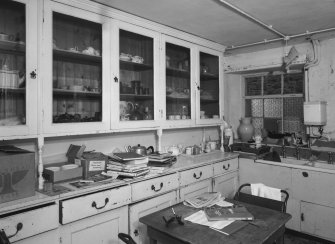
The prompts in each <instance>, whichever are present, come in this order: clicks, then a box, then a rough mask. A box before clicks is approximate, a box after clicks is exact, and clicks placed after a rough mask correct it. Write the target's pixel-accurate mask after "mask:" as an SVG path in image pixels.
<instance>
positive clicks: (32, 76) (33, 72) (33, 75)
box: [30, 70, 37, 79]
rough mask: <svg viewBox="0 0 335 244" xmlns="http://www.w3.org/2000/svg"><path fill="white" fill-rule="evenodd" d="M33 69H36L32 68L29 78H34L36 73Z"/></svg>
mask: <svg viewBox="0 0 335 244" xmlns="http://www.w3.org/2000/svg"><path fill="white" fill-rule="evenodd" d="M35 71H36V70H33V71H32V72H30V78H31V79H36V76H37V74H36V72H35Z"/></svg>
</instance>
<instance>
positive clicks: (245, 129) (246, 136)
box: [237, 118, 255, 142]
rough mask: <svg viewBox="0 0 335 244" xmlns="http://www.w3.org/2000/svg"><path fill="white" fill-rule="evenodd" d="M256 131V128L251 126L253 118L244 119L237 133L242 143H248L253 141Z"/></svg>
mask: <svg viewBox="0 0 335 244" xmlns="http://www.w3.org/2000/svg"><path fill="white" fill-rule="evenodd" d="M254 131H255V128H254V126H253V125H252V124H251V118H242V119H241V120H240V125H239V126H238V128H237V133H238V136H239V137H240V139H241V141H243V142H247V141H249V140H250V139H252V137H253V135H254Z"/></svg>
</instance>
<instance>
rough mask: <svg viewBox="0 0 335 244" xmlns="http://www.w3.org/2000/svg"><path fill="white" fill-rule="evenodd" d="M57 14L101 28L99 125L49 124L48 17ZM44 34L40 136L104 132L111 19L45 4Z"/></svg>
mask: <svg viewBox="0 0 335 244" xmlns="http://www.w3.org/2000/svg"><path fill="white" fill-rule="evenodd" d="M53 12H57V13H61V14H65V15H68V16H72V17H76V18H80V19H85V20H88V21H91V22H95V23H98V24H101V25H102V87H103V89H102V121H101V122H86V123H84V122H78V123H53V122H52V117H53V114H52V100H53V96H52V93H53V84H52V83H53V82H52V80H53V77H52V73H53V68H52V67H53V65H52V62H53V58H52V57H53V46H52V45H53V26H52V23H53V19H52V13H53ZM43 14H44V23H43V27H44V32H43V45H42V47H43V57H42V58H43V63H41V66H42V67H41V75H42V78H43V83H42V89H43V94H42V96H43V115H44V118H43V133H44V134H54V135H59V134H62V133H63V134H64V133H65V134H67V133H70V134H76V133H83V132H87V133H92V131H94V132H95V133H97V132H105V131H108V130H109V129H110V113H111V110H112V107H111V104H110V89H111V88H110V84H111V80H112V79H111V72H110V71H111V56H112V55H111V54H112V52H111V35H112V34H113V33H112V32H111V19H110V18H107V17H105V16H103V15H99V14H95V13H92V12H89V11H84V10H82V9H79V8H75V7H72V6H69V5H63V4H60V3H56V2H53V1H49V0H45V5H44V12H43Z"/></svg>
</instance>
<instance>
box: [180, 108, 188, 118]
mask: <svg viewBox="0 0 335 244" xmlns="http://www.w3.org/2000/svg"><path fill="white" fill-rule="evenodd" d="M187 114H188V112H187V106H182V108H181V119H187Z"/></svg>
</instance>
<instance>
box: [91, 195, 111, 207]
mask: <svg viewBox="0 0 335 244" xmlns="http://www.w3.org/2000/svg"><path fill="white" fill-rule="evenodd" d="M108 202H109V199H108V197H106V199H105V205H103V206H101V207H97V203H96V202H95V201H93V202H92V208H96V209H102V208H104V207H106V205H107V203H108Z"/></svg>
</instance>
